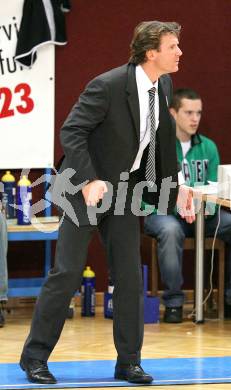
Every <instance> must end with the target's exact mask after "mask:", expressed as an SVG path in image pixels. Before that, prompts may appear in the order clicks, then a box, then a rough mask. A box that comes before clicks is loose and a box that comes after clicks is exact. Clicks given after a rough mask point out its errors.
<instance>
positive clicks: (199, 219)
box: [195, 194, 231, 324]
mask: <svg viewBox="0 0 231 390" xmlns="http://www.w3.org/2000/svg"><path fill="white" fill-rule="evenodd" d="M205 202H211V203H215V204H218V205H221V206H224V207H228V208H231V200H229V199H222V198H219V196H217V195H215V194H214V195H207V194H203V195H202V197H201V207H200V209H199V211H198V213H197V214H196V233H195V240H196V286H195V322H196V323H197V324H200V323H203V322H204V314H203V293H204V212H205Z"/></svg>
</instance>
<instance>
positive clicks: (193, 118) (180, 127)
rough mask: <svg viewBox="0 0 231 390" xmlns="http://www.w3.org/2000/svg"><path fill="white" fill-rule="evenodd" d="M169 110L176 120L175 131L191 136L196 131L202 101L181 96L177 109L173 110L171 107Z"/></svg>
mask: <svg viewBox="0 0 231 390" xmlns="http://www.w3.org/2000/svg"><path fill="white" fill-rule="evenodd" d="M170 112H171V114H172V115H173V117H174V119H175V121H176V127H177V131H178V132H180V133H182V135H183V134H184V135H185V136H189V137H191V136H192V135H194V134H195V133H196V132H197V129H198V126H199V123H200V119H201V113H202V101H201V99H195V100H192V99H185V98H183V99H182V100H181V107H180V108H179V110H178V111H175V110H174V109H173V108H171V109H170Z"/></svg>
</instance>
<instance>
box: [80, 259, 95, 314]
mask: <svg viewBox="0 0 231 390" xmlns="http://www.w3.org/2000/svg"><path fill="white" fill-rule="evenodd" d="M81 314H82V316H83V317H92V316H94V315H95V273H94V271H92V269H91V267H89V266H88V267H86V269H85V270H84V272H83V280H82V286H81Z"/></svg>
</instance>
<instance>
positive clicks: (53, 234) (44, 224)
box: [7, 216, 59, 297]
mask: <svg viewBox="0 0 231 390" xmlns="http://www.w3.org/2000/svg"><path fill="white" fill-rule="evenodd" d="M7 222H8V226H7V230H8V241H22V242H23V241H44V242H45V262H44V270H43V277H38V278H33V277H32V278H16V279H9V289H8V296H9V297H27V296H37V295H38V294H39V292H40V289H41V285H42V284H43V282H44V278H45V277H46V275H47V274H48V272H49V269H50V268H51V241H52V240H57V238H58V229H59V218H58V217H56V216H46V217H40V218H37V220H36V221H33V219H32V224H31V225H17V220H11V221H10V220H8V221H7ZM36 222H37V223H36ZM39 224H41V226H39Z"/></svg>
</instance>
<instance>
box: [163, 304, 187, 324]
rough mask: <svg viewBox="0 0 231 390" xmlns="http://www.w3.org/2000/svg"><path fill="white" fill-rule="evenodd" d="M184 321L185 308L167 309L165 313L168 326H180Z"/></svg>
mask: <svg viewBox="0 0 231 390" xmlns="http://www.w3.org/2000/svg"><path fill="white" fill-rule="evenodd" d="M182 321H183V308H182V306H178V307H166V309H165V313H164V322H167V323H168V324H179V323H180V322H182Z"/></svg>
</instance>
